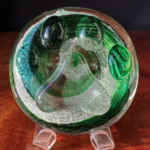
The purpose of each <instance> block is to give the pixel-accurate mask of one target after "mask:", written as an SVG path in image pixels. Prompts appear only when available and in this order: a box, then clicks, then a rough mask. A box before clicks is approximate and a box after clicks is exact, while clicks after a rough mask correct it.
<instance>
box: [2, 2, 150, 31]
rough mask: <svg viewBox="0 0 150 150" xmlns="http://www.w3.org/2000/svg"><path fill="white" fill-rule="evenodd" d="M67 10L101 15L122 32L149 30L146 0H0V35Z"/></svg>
mask: <svg viewBox="0 0 150 150" xmlns="http://www.w3.org/2000/svg"><path fill="white" fill-rule="evenodd" d="M69 6H74V7H85V8H91V9H95V10H98V11H100V12H103V13H105V14H107V15H109V16H111V17H112V18H114V19H115V20H117V21H118V22H119V23H120V24H121V25H122V26H123V27H124V28H125V29H126V30H148V29H150V0H24V1H23V0H0V31H20V30H21V29H22V28H23V27H24V26H25V25H26V24H27V22H29V21H30V20H31V19H33V18H34V17H36V16H38V15H40V14H41V13H43V12H45V11H49V10H52V9H56V8H60V7H69Z"/></svg>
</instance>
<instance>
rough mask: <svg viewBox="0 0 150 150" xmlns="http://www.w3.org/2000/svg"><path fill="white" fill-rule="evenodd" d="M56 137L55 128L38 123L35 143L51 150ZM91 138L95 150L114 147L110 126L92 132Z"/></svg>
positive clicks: (46, 149) (105, 149) (106, 149)
mask: <svg viewBox="0 0 150 150" xmlns="http://www.w3.org/2000/svg"><path fill="white" fill-rule="evenodd" d="M56 137H57V135H56V133H55V132H54V131H53V130H51V129H47V128H43V127H41V126H39V125H36V129H35V133H34V138H33V145H36V146H38V147H40V148H43V149H45V150H50V149H51V147H52V146H53V145H54V143H55V142H56ZM90 140H91V143H92V145H93V147H94V148H95V150H108V149H114V142H113V139H112V135H111V132H110V129H109V128H107V129H104V130H98V131H94V132H92V133H91V136H90Z"/></svg>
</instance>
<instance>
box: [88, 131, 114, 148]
mask: <svg viewBox="0 0 150 150" xmlns="http://www.w3.org/2000/svg"><path fill="white" fill-rule="evenodd" d="M90 140H91V143H92V145H93V147H94V148H95V150H108V149H114V146H115V145H114V141H113V138H112V135H111V131H110V129H109V128H107V129H104V130H98V131H95V132H92V133H91V136H90Z"/></svg>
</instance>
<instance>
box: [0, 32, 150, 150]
mask: <svg viewBox="0 0 150 150" xmlns="http://www.w3.org/2000/svg"><path fill="white" fill-rule="evenodd" d="M128 33H129V35H130V37H131V39H132V41H133V43H134V46H135V49H136V53H137V57H138V61H139V74H140V76H139V85H138V89H137V93H136V96H135V98H134V100H133V103H132V105H131V107H130V108H129V110H128V111H127V112H126V114H125V115H124V116H123V117H122V118H121V119H120V120H119V121H118V122H117V123H115V124H114V125H112V126H111V131H112V135H113V138H114V142H115V150H150V31H128ZM17 35H18V32H0V150H38V148H35V147H33V146H32V139H33V133H34V129H35V123H33V122H32V121H31V120H30V119H28V118H27V117H26V116H25V115H24V114H23V112H22V111H21V110H20V108H19V107H18V105H17V103H16V102H15V100H14V97H13V95H12V92H11V89H10V83H9V74H8V69H9V57H10V52H11V49H12V46H13V44H14V41H15V39H16V37H17ZM52 150H94V148H93V147H92V145H91V143H90V140H89V135H80V136H71V135H63V134H58V137H57V143H56V144H55V145H54V146H53V148H52Z"/></svg>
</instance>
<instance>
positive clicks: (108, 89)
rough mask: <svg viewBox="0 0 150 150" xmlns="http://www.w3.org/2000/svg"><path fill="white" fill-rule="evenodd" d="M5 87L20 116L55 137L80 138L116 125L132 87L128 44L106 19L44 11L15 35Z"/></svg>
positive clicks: (133, 61)
mask: <svg viewBox="0 0 150 150" xmlns="http://www.w3.org/2000/svg"><path fill="white" fill-rule="evenodd" d="M10 82H11V88H12V91H13V93H14V97H15V99H16V101H17V103H18V105H19V106H20V108H21V109H22V110H23V112H24V113H25V114H26V115H27V116H28V117H29V118H30V119H32V120H33V121H34V122H36V123H37V124H39V125H41V126H44V127H47V128H51V129H53V130H55V131H57V132H63V133H68V134H69V133H72V134H83V133H89V132H92V131H93V130H97V129H103V128H106V127H108V126H110V125H111V124H113V123H114V122H116V121H117V120H118V119H119V118H120V117H121V116H122V115H123V114H124V113H125V112H126V110H127V109H128V107H129V106H130V104H131V102H132V100H133V97H134V95H135V91H136V88H137V82H138V63H137V58H136V54H135V50H134V47H133V44H132V42H131V39H130V38H129V36H128V34H127V33H126V31H125V30H124V29H123V28H122V27H121V26H120V25H119V24H118V23H117V22H116V21H115V20H113V19H112V18H110V17H109V16H107V15H105V14H103V13H100V12H97V11H95V10H91V9H86V8H71V7H69V8H61V9H56V10H52V11H48V12H45V13H43V14H41V15H40V16H38V17H36V18H34V19H33V20H32V21H30V22H29V23H28V24H27V25H26V26H25V27H24V28H23V30H22V31H21V32H20V34H19V36H18V38H17V40H16V42H15V44H14V47H13V50H12V53H11V58H10Z"/></svg>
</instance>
